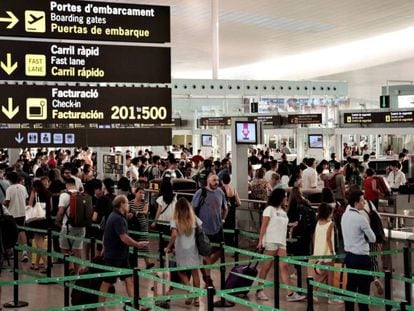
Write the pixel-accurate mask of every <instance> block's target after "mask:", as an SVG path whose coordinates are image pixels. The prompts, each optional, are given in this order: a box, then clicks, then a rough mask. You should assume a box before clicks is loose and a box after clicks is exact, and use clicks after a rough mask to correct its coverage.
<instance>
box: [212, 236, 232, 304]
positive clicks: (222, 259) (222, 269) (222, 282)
mask: <svg viewBox="0 0 414 311" xmlns="http://www.w3.org/2000/svg"><path fill="white" fill-rule="evenodd" d="M220 249H221V256H220V263H221V264H222V265H221V266H220V289H221V290H224V289H226V266H225V265H224V264H225V263H226V254H225V252H224V242H221V243H220ZM214 306H215V307H217V308H229V307H234V303H233V302H231V301H227V300H226V299H224V297H221V298H220V300H219V301H216V302H215V303H214Z"/></svg>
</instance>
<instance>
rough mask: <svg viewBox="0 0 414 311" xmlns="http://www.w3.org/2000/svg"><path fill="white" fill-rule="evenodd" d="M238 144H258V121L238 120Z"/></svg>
mask: <svg viewBox="0 0 414 311" xmlns="http://www.w3.org/2000/svg"><path fill="white" fill-rule="evenodd" d="M235 126H236V144H253V145H255V144H257V123H256V122H247V121H236V125H235Z"/></svg>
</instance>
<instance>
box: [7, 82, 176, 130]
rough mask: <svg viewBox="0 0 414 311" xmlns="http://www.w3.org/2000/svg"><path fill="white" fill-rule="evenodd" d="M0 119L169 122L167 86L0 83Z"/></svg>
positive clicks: (17, 121)
mask: <svg viewBox="0 0 414 311" xmlns="http://www.w3.org/2000/svg"><path fill="white" fill-rule="evenodd" d="M0 105H1V112H0V123H46V124H50V123H55V124H56V123H77V124H81V123H83V124H86V123H87V124H90V123H99V124H110V123H135V124H151V125H152V126H153V125H155V126H156V125H161V124H171V89H169V88H110V87H79V86H35V85H0Z"/></svg>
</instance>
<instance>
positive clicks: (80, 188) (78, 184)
mask: <svg viewBox="0 0 414 311" xmlns="http://www.w3.org/2000/svg"><path fill="white" fill-rule="evenodd" d="M70 177H72V178H73V179H74V180H75V186H76V189H77V190H78V191H79V192H83V190H84V189H83V184H82V180H81V179H80V178H78V177H76V176H73V175H71V176H70Z"/></svg>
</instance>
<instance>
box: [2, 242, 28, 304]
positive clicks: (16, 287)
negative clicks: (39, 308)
mask: <svg viewBox="0 0 414 311" xmlns="http://www.w3.org/2000/svg"><path fill="white" fill-rule="evenodd" d="M13 256H14V258H13V281H18V280H19V273H18V272H17V270H18V269H19V251H18V250H17V248H16V247H14V248H13ZM28 305H29V303H28V302H26V301H20V300H19V285H18V284H15V285H13V301H11V302H8V303H5V304H4V307H5V308H23V307H27V306H28Z"/></svg>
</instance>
